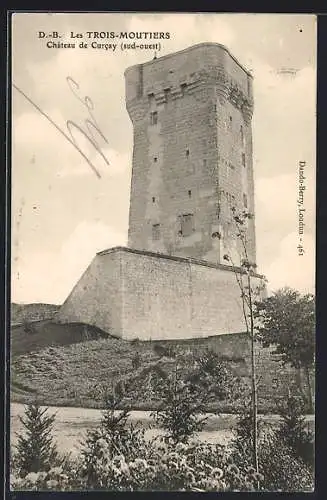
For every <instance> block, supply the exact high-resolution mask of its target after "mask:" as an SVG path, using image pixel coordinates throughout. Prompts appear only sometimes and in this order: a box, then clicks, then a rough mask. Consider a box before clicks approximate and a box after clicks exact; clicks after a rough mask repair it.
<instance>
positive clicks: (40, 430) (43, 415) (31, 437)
mask: <svg viewBox="0 0 327 500" xmlns="http://www.w3.org/2000/svg"><path fill="white" fill-rule="evenodd" d="M19 419H20V421H21V423H22V424H23V427H24V432H23V433H21V434H18V440H17V445H16V453H15V458H14V460H15V464H16V467H17V469H18V470H19V471H20V473H21V474H28V473H30V472H37V471H39V470H44V471H47V470H49V469H50V468H51V466H52V465H53V464H54V463H55V462H56V461H57V460H58V452H57V448H56V445H55V444H54V441H53V437H52V431H53V424H54V420H55V415H49V414H48V408H43V409H42V408H41V407H40V406H38V405H37V404H30V405H27V406H26V407H25V413H24V416H23V417H21V416H19Z"/></svg>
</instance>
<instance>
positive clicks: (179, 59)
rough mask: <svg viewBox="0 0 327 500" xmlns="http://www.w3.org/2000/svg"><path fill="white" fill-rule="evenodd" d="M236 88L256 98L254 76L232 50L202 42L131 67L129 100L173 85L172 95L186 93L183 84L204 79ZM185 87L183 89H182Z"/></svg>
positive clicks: (131, 100)
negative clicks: (253, 88)
mask: <svg viewBox="0 0 327 500" xmlns="http://www.w3.org/2000/svg"><path fill="white" fill-rule="evenodd" d="M208 79H209V80H211V81H212V82H215V81H216V82H220V83H224V84H225V85H226V86H227V87H235V86H237V88H238V89H239V92H241V93H242V95H243V98H244V99H246V100H247V101H248V102H249V104H251V103H252V101H253V92H252V80H253V77H252V75H251V73H250V72H249V71H247V70H246V69H245V68H244V67H243V66H242V65H241V64H240V63H239V62H238V61H237V59H236V58H235V57H234V56H232V55H231V53H230V52H229V50H228V49H227V48H226V47H225V46H224V45H221V44H218V43H201V44H198V45H194V46H192V47H189V48H187V49H184V50H181V51H178V52H175V53H173V54H168V55H165V56H162V57H159V58H156V59H152V60H151V61H147V62H145V63H143V64H138V65H135V66H131V67H129V68H127V70H126V71H125V80H126V103H127V107H128V108H129V107H130V105H131V104H133V102H134V101H135V100H139V99H142V98H148V96H149V95H151V94H154V95H155V96H158V94H162V96H160V95H159V96H158V97H159V99H160V97H164V92H165V90H166V89H167V88H169V89H170V90H171V92H172V95H175V96H176V95H178V94H180V93H181V92H183V86H184V88H185V86H194V85H196V84H197V83H198V82H201V81H203V80H208ZM181 87H182V89H181Z"/></svg>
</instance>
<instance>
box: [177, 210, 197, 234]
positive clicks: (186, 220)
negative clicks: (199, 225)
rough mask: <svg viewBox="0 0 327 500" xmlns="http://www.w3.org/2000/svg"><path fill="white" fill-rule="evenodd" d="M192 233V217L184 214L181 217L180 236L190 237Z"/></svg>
mask: <svg viewBox="0 0 327 500" xmlns="http://www.w3.org/2000/svg"><path fill="white" fill-rule="evenodd" d="M193 231H194V215H193V214H184V215H182V216H181V230H180V234H181V235H182V236H190V235H191V234H192V233H193Z"/></svg>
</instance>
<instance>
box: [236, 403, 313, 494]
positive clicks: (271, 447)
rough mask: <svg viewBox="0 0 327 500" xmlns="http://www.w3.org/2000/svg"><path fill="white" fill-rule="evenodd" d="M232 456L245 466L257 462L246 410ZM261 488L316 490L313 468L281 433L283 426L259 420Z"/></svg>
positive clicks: (241, 466)
mask: <svg viewBox="0 0 327 500" xmlns="http://www.w3.org/2000/svg"><path fill="white" fill-rule="evenodd" d="M236 431H237V435H236V438H235V440H234V441H233V443H232V453H231V457H232V459H233V462H234V463H235V464H236V465H237V466H238V467H239V468H240V469H241V470H242V471H244V468H248V467H250V466H251V464H252V463H253V455H252V432H253V429H252V418H251V412H247V413H244V414H243V415H242V416H241V418H240V420H239V422H238V425H237V428H236ZM258 462H259V473H260V475H259V476H260V477H259V478H258V488H259V489H260V490H263V491H290V492H291V491H312V489H313V476H312V473H311V471H310V468H309V467H308V466H307V464H305V463H304V461H303V460H302V459H301V457H299V456H298V455H297V454H296V453H294V449H293V448H292V447H291V446H290V445H289V443H287V442H286V440H285V439H283V438H282V437H281V434H280V430H277V431H276V430H274V429H273V428H272V426H270V425H269V424H263V422H260V421H259V422H258Z"/></svg>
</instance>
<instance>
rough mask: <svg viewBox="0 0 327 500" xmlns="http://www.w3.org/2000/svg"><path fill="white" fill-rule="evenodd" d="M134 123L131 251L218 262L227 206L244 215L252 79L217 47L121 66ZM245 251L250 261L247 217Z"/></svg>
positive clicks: (227, 226)
mask: <svg viewBox="0 0 327 500" xmlns="http://www.w3.org/2000/svg"><path fill="white" fill-rule="evenodd" d="M125 78H126V103H127V110H128V112H129V115H130V118H131V120H132V123H133V127H134V150H133V173H132V186H131V202H130V218H129V240H128V245H129V247H131V248H137V249H141V250H151V251H154V252H162V253H165V254H169V255H180V256H184V257H194V258H197V259H203V260H206V261H210V262H216V263H220V264H222V263H223V255H224V254H225V253H226V252H231V251H234V253H235V259H233V261H234V262H235V264H236V265H237V264H239V263H240V262H239V252H238V251H237V250H240V249H236V248H234V246H235V245H236V241H235V238H234V235H233V227H232V224H231V222H230V218H231V217H230V216H231V213H230V207H231V205H235V206H237V207H238V208H239V209H243V208H244V209H245V210H248V211H250V212H251V213H254V193H253V166H252V131H251V117H252V111H253V96H252V76H251V74H250V73H248V72H247V71H246V70H245V69H244V68H243V67H242V66H241V65H240V64H239V63H238V62H237V61H236V60H235V59H234V58H233V57H232V56H231V55H230V53H229V52H228V50H227V49H226V48H225V47H222V46H220V45H218V44H213V43H209V44H200V45H196V46H194V47H191V48H189V49H186V50H182V51H181V52H177V53H175V54H172V55H168V56H165V57H161V58H159V59H155V60H152V61H150V62H148V63H145V64H141V65H138V66H133V67H131V68H128V69H127V71H126V72H125ZM248 246H249V249H248V252H249V257H250V260H251V261H252V262H255V237H254V221H251V222H250V223H249V228H248Z"/></svg>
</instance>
